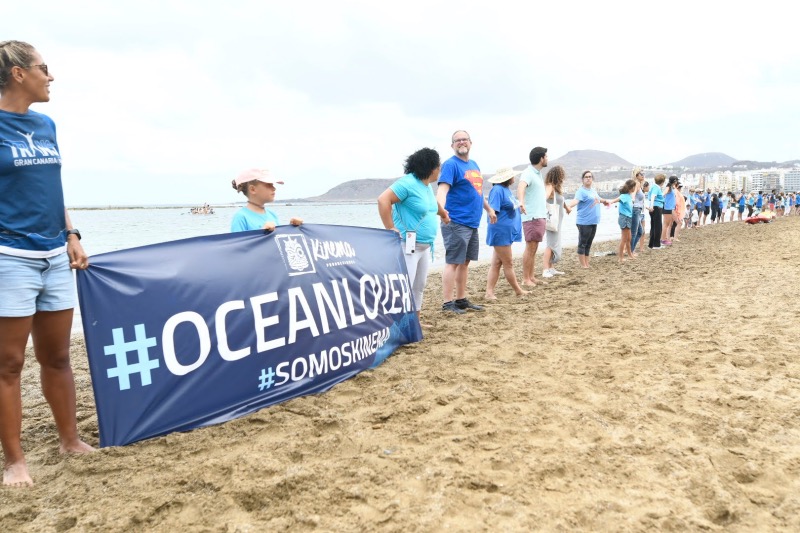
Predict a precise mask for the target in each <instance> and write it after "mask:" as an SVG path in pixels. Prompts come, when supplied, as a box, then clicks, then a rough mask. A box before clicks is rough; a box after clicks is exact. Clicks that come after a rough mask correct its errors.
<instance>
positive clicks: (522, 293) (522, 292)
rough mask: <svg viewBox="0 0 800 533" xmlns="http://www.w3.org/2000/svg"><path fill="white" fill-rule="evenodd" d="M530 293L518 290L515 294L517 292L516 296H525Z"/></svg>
mask: <svg viewBox="0 0 800 533" xmlns="http://www.w3.org/2000/svg"><path fill="white" fill-rule="evenodd" d="M530 293H531V291H519V292H518V293H516V294H517V296H525V295H526V294H530Z"/></svg>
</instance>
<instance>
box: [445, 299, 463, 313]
mask: <svg viewBox="0 0 800 533" xmlns="http://www.w3.org/2000/svg"><path fill="white" fill-rule="evenodd" d="M442 311H444V312H451V313H455V314H457V315H463V314H464V313H466V311H464V310H463V309H459V308H458V307H456V303H455V302H454V301H453V300H450V301H449V302H445V303H443V304H442Z"/></svg>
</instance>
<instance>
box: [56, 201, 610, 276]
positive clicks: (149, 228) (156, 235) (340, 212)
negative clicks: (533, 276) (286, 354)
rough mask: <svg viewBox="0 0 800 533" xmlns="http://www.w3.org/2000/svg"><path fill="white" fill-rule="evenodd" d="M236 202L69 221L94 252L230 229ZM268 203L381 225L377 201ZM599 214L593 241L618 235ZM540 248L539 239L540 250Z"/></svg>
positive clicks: (518, 246)
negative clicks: (198, 211)
mask: <svg viewBox="0 0 800 533" xmlns="http://www.w3.org/2000/svg"><path fill="white" fill-rule="evenodd" d="M238 209H240V207H239V206H236V207H230V206H228V207H215V208H214V214H213V215H193V214H191V213H190V212H189V211H190V210H189V208H188V207H185V208H148V207H143V208H136V209H120V208H110V209H80V208H76V209H70V210H69V214H70V218H71V219H72V223H73V225H74V226H75V227H76V228H78V229H80V230H81V235H82V238H83V239H82V241H81V243H82V244H83V247H84V249H85V250H86V252H87V253H88V254H89V255H90V256H92V255H97V254H102V253H106V252H113V251H115V250H124V249H128V248H135V247H138V246H145V245H148V244H156V243H161V242H168V241H175V240H179V239H186V238H189V237H199V236H202V235H215V234H219V233H227V232H229V231H230V223H231V219H232V218H233V215H234V213H235V212H236V211H237V210H238ZM270 209H272V210H273V211H275V212H276V213H277V214H278V217H279V218H280V220H281V221H282V222H285V223H288V221H289V219H290V218H291V217H300V218H302V219H303V221H304V223H305V224H332V225H340V226H363V227H368V228H383V224H381V220H380V217H379V216H378V207H377V204H374V203H370V204H329V203H325V204H295V205H277V204H273V205H271V206H270ZM601 213H602V217H601V220H600V224H599V225H598V227H597V236H596V237H595V242H600V241H607V240H611V239H618V238H619V235H620V230H619V226H618V225H617V209H616V206H612V207H611V208H601ZM478 231H479V233H480V235H481V248H480V259H481V260H484V259H490V258H491V257H492V248H491V247H490V246H487V245H486V244H485V243H486V218H485V217H484V219H483V221H482V222H481V226H480V227H479V229H478ZM561 231H562V236H561V238H562V241H561V242H562V245H563V246H565V247H570V246H575V245H577V243H578V230H577V227H576V226H575V212H574V211H573V213H572V214H571V215H567V216H566V217H565V219H564V221H563V223H562V227H561ZM543 249H544V246H543V245H540V247H539V251H540V253H541V251H542V250H543ZM512 250H513V252H514V255H515V256H516V255H521V254H522V252H523V251H524V250H525V244H524V243H521V242H520V243H514V244H513V245H512ZM442 264H444V246H443V245H442V237H441V234H439V235H438V236H437V239H436V242H435V243H434V266H441V265H442Z"/></svg>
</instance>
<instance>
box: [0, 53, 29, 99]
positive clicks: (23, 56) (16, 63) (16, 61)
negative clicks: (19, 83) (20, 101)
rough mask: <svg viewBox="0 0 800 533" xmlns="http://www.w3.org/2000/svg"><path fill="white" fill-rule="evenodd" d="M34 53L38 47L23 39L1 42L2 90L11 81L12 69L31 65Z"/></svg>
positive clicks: (0, 84)
mask: <svg viewBox="0 0 800 533" xmlns="http://www.w3.org/2000/svg"><path fill="white" fill-rule="evenodd" d="M34 53H36V49H35V48H34V47H33V46H31V45H29V44H28V43H26V42H23V41H2V42H0V91H2V90H3V89H5V88H6V87H7V86H8V82H10V81H11V69H12V68H14V67H20V68H28V67H30V66H31V62H32V61H33V54H34Z"/></svg>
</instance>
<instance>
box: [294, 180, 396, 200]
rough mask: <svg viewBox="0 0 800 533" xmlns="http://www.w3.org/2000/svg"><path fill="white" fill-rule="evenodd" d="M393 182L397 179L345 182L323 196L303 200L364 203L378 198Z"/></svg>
mask: <svg viewBox="0 0 800 533" xmlns="http://www.w3.org/2000/svg"><path fill="white" fill-rule="evenodd" d="M398 177H399V176H398ZM395 181H397V178H390V179H363V180H350V181H345V182H344V183H340V184H339V185H337V186H336V187H334V188H333V189H331V190H329V191H328V192H326V193H325V194H321V195H319V196H312V197H310V198H304V200H307V201H309V202H364V201H368V200H377V199H378V196H380V195H381V193H382V192H383V191H385V190H386V188H387V187H389V186H390V185H391V184H392V183H394V182H395Z"/></svg>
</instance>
